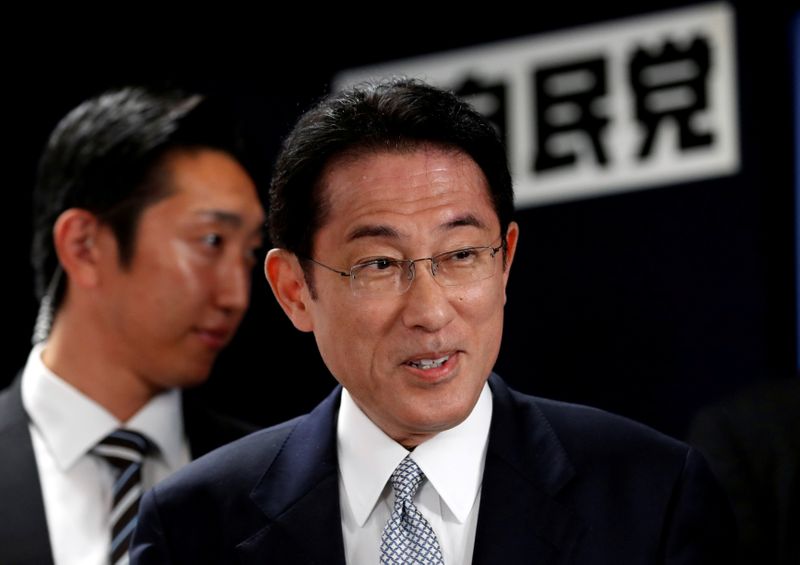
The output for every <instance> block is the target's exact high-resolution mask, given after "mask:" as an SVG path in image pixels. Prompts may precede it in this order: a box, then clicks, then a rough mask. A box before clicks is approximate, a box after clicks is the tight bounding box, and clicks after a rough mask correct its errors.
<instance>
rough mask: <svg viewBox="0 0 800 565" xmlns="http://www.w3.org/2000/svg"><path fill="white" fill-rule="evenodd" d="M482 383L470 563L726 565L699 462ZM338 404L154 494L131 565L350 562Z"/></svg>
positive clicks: (723, 534) (634, 427)
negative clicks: (487, 423)
mask: <svg viewBox="0 0 800 565" xmlns="http://www.w3.org/2000/svg"><path fill="white" fill-rule="evenodd" d="M489 383H490V386H491V388H492V393H493V403H494V412H493V415H492V423H491V430H490V434H489V445H488V451H487V456H486V467H485V470H484V475H483V484H482V492H481V498H480V510H479V515H478V525H477V533H476V541H475V551H474V558H473V563H476V564H483V563H486V564H489V563H491V564H497V563H502V564H504V565H505V564H512V563H541V564H545V563H546V564H554V563H575V564H588V563H592V564H614V565H620V564H623V565H624V564H645V563H670V564H678V563H726V562H729V561H727V560H728V559H730V547H732V545H731V541H732V540H733V536H734V533H733V530H734V526H733V516H732V513H731V510H730V507H729V505H728V502H727V499H725V498H724V495H723V494H722V492H721V490H720V489H719V487H718V485H717V484H716V483H715V482H714V479H713V478H712V476H711V474H710V471H709V470H708V468H707V466H706V464H705V462H704V460H703V459H702V457H701V456H700V455H699V454H698V453H697V452H696V451H694V450H693V449H691V448H689V447H688V446H687V445H685V444H683V443H680V442H678V441H676V440H673V439H671V438H668V437H665V436H663V435H661V434H659V433H657V432H654V431H653V430H650V429H648V428H645V427H644V426H642V425H639V424H636V423H633V422H631V421H629V420H626V419H623V418H620V417H617V416H613V415H610V414H607V413H604V412H601V411H599V410H595V409H591V408H586V407H581V406H575V405H568V404H563V403H559V402H554V401H549V400H542V399H535V398H533V397H530V396H525V395H522V394H519V393H517V392H515V391H512V390H510V389H508V388H507V387H506V385H505V384H504V383H503V382H502V381H501V380H500V378H499V377H497V376H496V375H492V377H491V378H490V380H489ZM339 395H340V389H338V388H337V389H336V390H335V391H334V392H333V393H332V394H331V395H330V396H329V397H328V398H327V399H326V400H325V401H323V402H322V403H321V404H320V405H319V406H318V407H317V408H316V409H315V410H314V411H313V412H311V413H310V414H308V415H307V416H303V417H300V418H296V419H294V420H291V421H289V422H286V423H284V424H281V425H279V426H276V427H273V428H270V429H267V430H264V431H261V432H256V433H254V434H251V435H250V436H248V437H246V438H244V439H242V440H240V441H237V442H235V443H233V444H231V445H228V446H226V447H223V448H221V449H220V450H218V451H216V452H214V453H212V454H210V455H208V456H206V457H203V458H201V459H200V460H199V461H196V462H194V463H192V464H191V465H189V466H188V467H186V468H184V469H182V470H181V471H179V472H178V473H176V474H175V475H173V476H172V477H170V478H169V479H167V480H166V481H164V482H163V483H161V484H160V485H159V486H157V487H156V488H154V489H153V490H151V491H150V492H149V493H148V494H147V495H146V496H145V498H144V500H143V502H142V506H141V509H140V516H139V525H138V526H137V531H136V533H135V535H134V547H133V550H132V554H131V556H132V561H133V563H134V564H138V565H149V564H156V563H158V564H164V563H171V564H176V563H187V564H189V563H191V564H198V563H242V564H248V563H253V564H255V563H259V564H263V563H281V564H292V563H298V564H299V563H303V564H310V563H320V564H325V565H330V564H337V563H344V547H343V541H342V529H341V517H340V512H339V490H338V470H337V458H336V414H337V409H338V406H339ZM449 565H456V564H449Z"/></svg>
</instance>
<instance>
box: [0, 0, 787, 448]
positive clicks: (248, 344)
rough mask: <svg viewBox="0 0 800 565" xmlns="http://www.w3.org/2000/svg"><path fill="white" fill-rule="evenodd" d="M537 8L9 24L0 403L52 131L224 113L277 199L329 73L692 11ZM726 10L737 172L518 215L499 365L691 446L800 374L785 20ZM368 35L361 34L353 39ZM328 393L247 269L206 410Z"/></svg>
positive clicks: (313, 398) (278, 405) (268, 420)
mask: <svg viewBox="0 0 800 565" xmlns="http://www.w3.org/2000/svg"><path fill="white" fill-rule="evenodd" d="M547 4H548V6H547V7H546V9H540V8H538V7H537V6H536V5H530V6H528V7H526V9H525V10H524V13H522V12H518V11H517V10H503V9H502V7H501V6H499V5H493V8H494V9H493V12H492V13H491V14H484V13H478V12H474V13H461V14H459V15H458V17H456V14H454V13H450V14H449V15H448V16H447V17H446V18H444V17H442V18H436V17H433V16H432V15H431V14H429V13H427V12H426V11H421V10H419V9H416V8H413V7H411V6H404V7H403V11H402V12H401V13H388V14H386V15H383V16H379V15H377V14H366V15H365V16H364V15H356V14H343V13H339V14H338V17H333V15H331V14H321V13H318V12H315V11H313V10H311V9H310V8H309V9H308V10H306V12H307V13H304V14H303V15H302V17H298V16H292V15H290V14H285V13H284V14H279V13H274V14H270V15H268V16H267V17H265V16H264V15H257V14H254V13H253V14H250V13H247V12H244V11H242V12H237V11H235V10H234V9H233V8H229V9H225V10H222V9H219V8H217V10H216V11H214V12H208V13H200V14H198V13H192V14H181V15H168V14H162V13H156V12H153V13H151V12H147V11H145V9H144V8H142V11H141V12H137V13H132V14H101V15H97V14H95V15H93V17H95V18H96V17H100V21H99V22H94V23H92V22H90V21H89V20H88V19H86V17H84V16H86V15H84V14H79V13H74V12H72V13H65V14H52V13H50V14H48V18H47V20H44V19H43V18H41V17H40V18H37V19H35V20H30V22H19V25H20V28H21V29H20V30H17V34H18V35H17V37H18V38H17V39H10V36H8V35H7V39H5V40H3V43H4V50H5V52H6V57H5V62H4V66H3V68H2V70H1V71H0V72H2V74H3V76H4V87H3V90H2V101H3V105H4V107H5V109H6V111H5V115H4V118H5V119H4V125H5V128H4V131H5V138H6V141H7V143H8V145H7V149H6V151H5V157H6V158H5V160H4V161H5V170H6V173H7V175H6V178H5V186H4V189H5V194H4V196H5V201H6V207H5V209H4V214H3V217H4V221H3V222H0V229H1V230H2V237H3V241H6V247H5V250H6V254H5V260H6V261H7V263H6V264H7V268H6V270H5V275H6V276H5V277H4V284H3V288H4V291H5V292H6V296H7V301H8V302H9V308H8V309H7V312H8V313H9V314H10V315H9V316H8V317H7V318H6V321H7V323H6V324H5V325H6V331H5V332H4V340H5V343H6V345H5V352H6V353H5V355H3V356H2V363H3V366H2V367H0V386H2V385H4V384H5V383H7V382H10V380H11V379H12V378H13V377H14V375H15V374H16V372H17V371H18V370H19V369H20V368H21V367H22V366H23V365H24V362H25V359H26V356H27V354H28V349H29V340H30V333H31V328H32V323H33V318H34V315H35V310H36V304H35V301H34V298H33V291H32V288H33V287H32V273H31V269H30V266H29V261H28V248H29V244H30V237H31V223H30V189H31V186H32V185H33V181H34V174H35V167H36V161H37V159H38V156H39V154H40V152H41V150H42V147H43V145H44V142H45V140H46V138H47V136H48V134H49V132H50V130H51V129H52V128H53V127H54V125H55V124H56V122H57V121H58V120H59V119H60V118H61V117H62V116H63V115H64V114H65V113H66V112H67V111H69V110H70V109H71V108H72V107H74V106H75V105H76V104H78V103H79V102H80V101H81V100H83V99H84V98H86V97H88V96H90V95H93V94H96V93H98V92H99V91H101V90H103V89H105V88H107V87H109V86H114V85H120V84H127V83H134V82H147V83H171V84H175V85H181V86H184V87H187V88H190V89H195V90H200V91H204V92H211V93H216V94H221V95H224V96H226V97H229V98H230V100H231V101H232V102H233V104H234V105H235V107H236V108H237V110H238V111H239V112H240V113H241V116H242V117H243V118H244V122H245V124H246V135H247V138H248V140H249V142H250V143H251V147H252V152H251V159H250V163H249V165H250V168H251V171H252V173H253V175H254V177H255V178H256V181H257V182H258V183H259V184H260V185H261V186H262V187H263V188H265V187H266V186H267V183H268V179H269V173H270V167H271V164H272V161H273V159H274V156H275V153H276V150H277V147H278V144H279V142H280V139H281V138H282V136H283V135H285V134H286V133H287V132H288V130H289V128H290V127H291V125H292V123H293V122H294V120H295V119H296V118H297V117H298V116H299V114H300V113H301V112H302V110H304V109H305V108H306V107H307V106H308V105H309V104H310V103H311V102H312V101H313V100H315V99H316V98H317V97H319V96H322V95H324V94H325V93H327V91H328V84H329V81H330V79H331V78H332V76H333V74H334V73H335V72H336V71H337V70H340V69H345V68H349V67H355V66H361V65H367V64H373V63H379V62H383V61H388V60H392V59H398V58H405V57H409V56H413V55H420V54H426V53H432V52H436V51H441V50H447V49H454V48H459V47H466V46H472V45H478V44H482V43H486V42H491V41H495V40H502V39H508V38H512V37H520V36H528V35H534V34H537V33H542V32H546V31H552V30H557V29H563V28H571V27H575V26H579V25H583V24H589V23H596V22H602V21H606V20H613V19H616V18H621V17H626V16H630V15H639V14H646V13H649V12H652V11H656V10H659V9H665V8H670V7H678V6H683V5H688V4H693V3H691V2H674V1H673V2H667V1H652V2H639V3H635V4H634V3H630V2H621V1H611V2H605V3H600V5H598V6H594V7H590V8H587V7H585V6H583V5H580V6H579V5H578V4H577V3H574V2H568V1H566V2H565V1H562V2H558V3H547ZM731 5H732V6H733V7H734V9H735V12H736V34H737V65H738V80H739V92H738V98H739V106H740V110H739V112H740V136H741V148H742V168H741V171H740V173H739V174H737V175H734V176H729V177H724V178H719V179H712V180H704V181H702V182H695V183H686V184H681V185H671V186H666V187H661V188H656V189H647V190H642V191H631V192H627V193H623V194H617V195H613V196H606V197H602V198H594V199H589V200H582V201H572V202H568V203H562V204H552V205H548V206H541V207H536V208H527V209H522V210H520V211H519V212H518V215H517V220H518V221H519V223H520V225H521V241H520V247H519V249H518V256H517V258H516V260H515V263H514V269H513V272H512V276H511V282H510V284H509V291H508V306H507V311H506V315H507V317H506V332H505V337H504V343H503V347H502V350H501V353H500V358H499V360H498V364H497V371H498V372H499V373H500V374H501V375H502V376H503V377H504V378H505V379H506V380H507V381H508V382H509V383H510V384H512V385H513V386H514V387H516V388H518V389H520V390H523V391H526V392H530V393H534V394H539V395H544V396H550V397H554V398H559V399H565V400H571V401H578V402H583V403H587V404H591V405H594V406H599V407H602V408H606V409H608V410H611V411H614V412H618V413H621V414H625V415H628V416H630V417H633V418H635V419H638V420H641V421H643V422H645V423H648V424H650V425H652V426H654V427H656V428H657V429H660V430H662V431H664V432H666V433H669V434H672V435H675V436H678V437H683V436H684V435H685V433H686V430H687V427H688V425H689V422H690V421H691V418H692V417H693V415H694V414H695V412H696V411H697V410H698V409H699V408H700V407H702V406H704V405H706V404H709V403H711V402H715V401H717V400H719V399H721V398H723V397H725V396H727V395H729V394H732V393H733V392H734V391H736V390H738V389H740V388H742V387H744V386H747V385H749V384H751V383H754V382H756V381H762V380H773V379H782V378H790V377H793V376H795V375H796V364H795V362H796V361H795V360H796V354H797V352H796V351H795V349H796V343H797V341H796V333H795V332H796V329H795V328H796V326H795V311H796V310H795V294H794V293H795V290H794V289H795V284H796V281H795V274H794V255H793V254H794V245H795V235H794V232H793V229H794V221H795V219H794V218H793V203H794V200H793V183H794V170H793V161H792V157H793V148H794V145H793V144H794V140H793V133H792V121H793V111H794V110H793V107H792V75H791V65H790V53H791V51H790V45H791V42H790V24H791V17H790V15H791V14H792V13H793V11H794V9H795V8H794V7H793V6H791V5H790V4H789V3H785V4H784V5H775V4H774V3H769V4H764V3H761V6H767V5H768V6H769V7H768V8H762V7H761V6H754V5H753V3H752V2H749V3H748V2H743V1H742V2H731ZM190 16H191V17H190ZM87 17H88V16H87ZM361 17H366V23H363V24H361V23H356V20H357V19H359V18H361ZM27 23H30V24H31V25H30V27H28V26H27ZM121 23H127V24H128V26H129V27H126V28H125V29H122V28H121V27H120V25H121ZM14 25H15V23H14V22H13V20H9V21H7V26H12V27H13V26H14ZM20 34H21V35H20ZM334 384H335V383H334V380H333V378H332V377H331V376H330V375H329V374H328V373H327V372H326V371H325V369H324V366H323V365H322V363H321V360H320V359H319V355H318V354H317V352H316V347H315V344H314V341H313V337H312V336H311V335H308V334H300V333H299V332H297V331H296V330H295V329H294V328H293V327H292V326H291V324H290V323H289V321H288V320H287V319H286V318H285V316H284V315H283V313H282V312H281V311H280V310H279V308H278V306H277V304H276V303H275V301H274V299H273V298H272V295H271V292H270V290H269V287H268V285H267V283H266V282H265V280H264V278H263V276H262V274H261V272H260V269H257V270H256V272H255V273H254V282H253V296H252V305H251V309H250V311H249V312H248V315H247V316H246V318H245V320H244V322H243V324H242V327H241V329H240V331H239V333H238V335H237V337H236V339H235V340H234V342H233V343H232V344H231V346H230V347H229V348H228V349H227V350H226V351H224V352H223V354H222V355H221V357H220V359H219V361H218V363H217V365H216V367H215V370H214V372H213V374H212V376H211V379H210V380H209V382H208V383H207V384H206V385H205V386H203V387H201V388H200V389H198V390H197V391H195V394H197V395H199V396H201V397H203V398H204V399H206V400H207V401H208V402H209V403H210V404H212V405H214V406H215V407H217V408H220V409H222V410H224V411H227V412H230V413H233V414H236V415H238V416H240V417H243V418H245V419H248V420H251V421H253V422H254V423H257V424H260V425H268V424H272V423H276V422H278V421H281V420H284V419H286V418H289V417H292V416H295V415H297V414H299V413H302V412H305V411H307V410H308V409H310V408H311V407H312V406H314V405H315V404H316V403H317V402H318V401H319V400H320V399H321V398H322V397H323V396H324V395H325V394H327V392H329V391H330V390H331V388H332V387H333V385H334Z"/></svg>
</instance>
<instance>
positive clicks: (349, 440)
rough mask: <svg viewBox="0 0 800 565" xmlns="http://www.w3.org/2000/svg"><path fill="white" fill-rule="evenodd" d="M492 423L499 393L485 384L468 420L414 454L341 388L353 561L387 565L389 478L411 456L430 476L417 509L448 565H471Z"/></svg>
mask: <svg viewBox="0 0 800 565" xmlns="http://www.w3.org/2000/svg"><path fill="white" fill-rule="evenodd" d="M491 420H492V394H491V392H490V390H489V385H488V384H485V385H484V387H483V390H482V391H481V394H480V397H479V399H478V402H477V404H476V405H475V408H474V409H473V410H472V413H471V414H470V415H469V416H468V417H467V419H466V420H464V421H463V422H462V423H461V424H459V425H458V426H456V427H455V428H452V429H449V430H446V431H444V432H440V433H438V434H437V435H435V436H434V437H432V438H431V439H429V440H428V441H426V442H424V443H422V444H420V445H419V446H417V447H416V448H415V449H414V451H413V452H409V451H408V450H407V449H406V448H404V447H403V446H402V445H400V444H399V443H397V442H396V441H394V440H392V439H391V438H390V437H389V436H387V435H386V434H385V433H383V431H382V430H381V429H380V428H378V426H376V425H375V424H374V423H373V422H372V421H371V420H370V419H369V418H368V417H367V416H366V415H365V414H364V412H362V411H361V409H360V408H359V407H358V406H357V405H356V404H355V402H354V401H353V399H352V397H351V396H350V394H349V393H348V392H347V390H342V401H341V406H340V408H339V416H338V423H337V432H336V433H337V450H338V456H339V501H340V505H341V512H342V533H343V537H344V550H345V559H346V561H347V563H350V564H359V565H360V564H365V563H369V564H372V563H380V545H381V533H382V532H383V527H384V526H385V525H386V522H387V521H388V520H389V517H390V516H391V513H392V507H393V505H394V491H393V489H392V486H391V484H390V483H389V478H390V477H391V475H392V472H393V471H394V470H395V468H396V467H397V465H398V464H399V463H400V462H401V461H402V460H403V459H404V458H405V457H406V456H407V455H408V454H409V453H411V458H412V459H413V460H414V461H415V462H416V463H417V465H419V467H420V469H422V472H423V473H425V476H426V477H427V480H425V481H423V482H422V485H421V486H420V488H419V490H418V491H417V494H416V496H415V497H414V504H415V505H416V506H417V508H419V510H420V512H422V515H423V516H425V518H426V519H427V520H428V522H430V524H431V527H432V528H433V531H434V532H435V533H436V537H437V538H438V540H439V545H440V546H441V549H442V555H443V556H444V562H445V563H446V564H448V565H450V564H453V565H455V564H461V563H470V562H471V561H472V551H473V548H474V545H475V527H476V525H477V522H478V507H479V503H480V492H481V479H482V477H483V467H484V463H485V461H486V446H487V443H488V439H489V425H490V423H491Z"/></svg>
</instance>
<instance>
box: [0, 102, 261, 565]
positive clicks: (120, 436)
mask: <svg viewBox="0 0 800 565" xmlns="http://www.w3.org/2000/svg"><path fill="white" fill-rule="evenodd" d="M232 117H233V116H232V115H231V114H230V112H228V111H227V110H226V108H225V107H224V106H223V105H222V103H221V102H220V101H217V100H212V99H208V98H204V97H202V96H199V95H187V94H182V93H178V92H162V91H155V90H150V89H145V88H138V87H129V88H120V89H116V90H113V91H109V92H106V93H103V94H101V95H99V96H97V97H95V98H92V99H90V100H88V101H86V102H84V103H82V104H81V105H80V106H78V107H77V108H75V109H74V110H73V111H71V112H70V113H69V114H68V115H67V116H66V117H65V118H64V119H63V120H62V121H61V122H60V123H59V124H58V126H57V127H56V128H55V130H54V131H53V133H52V135H51V137H50V139H49V141H48V144H47V147H46V149H45V151H44V154H43V156H42V158H41V161H40V166H39V174H38V179H37V185H36V187H35V191H34V206H35V211H34V216H35V227H34V232H35V233H34V242H33V251H32V259H33V264H34V268H35V272H36V277H37V287H38V288H37V290H38V295H39V298H40V300H41V309H40V314H39V318H38V319H37V324H36V329H35V337H34V347H33V349H32V351H31V353H30V355H29V357H28V362H27V364H26V366H25V368H24V369H23V370H22V371H21V372H20V374H19V376H18V377H17V379H16V380H15V381H14V382H13V384H12V385H11V386H10V387H9V388H8V389H7V390H6V391H4V392H2V394H0V452H2V457H0V500H2V503H1V504H0V563H3V564H9V565H17V564H27V563H35V564H47V563H55V564H56V565H60V564H68V563H81V564H92V563H97V564H100V563H109V561H110V562H112V563H117V562H126V560H127V548H128V546H129V544H130V537H131V534H132V529H133V526H134V525H135V516H136V510H137V509H138V501H139V495H140V494H141V492H142V490H143V489H146V488H148V487H149V486H152V485H153V484H154V483H156V482H157V481H159V480H161V479H163V478H164V477H166V476H168V475H169V474H171V473H172V472H174V471H175V470H177V469H179V468H180V467H182V466H184V465H185V464H187V463H188V462H189V461H190V460H191V459H192V458H194V457H197V456H199V455H201V454H203V453H205V452H207V451H210V450H211V449H213V448H215V447H218V446H220V445H222V444H223V443H227V442H228V441H232V440H233V439H236V438H238V437H241V436H242V435H244V434H245V433H247V432H249V431H252V428H251V427H248V426H245V425H244V424H241V423H236V422H234V421H233V420H227V419H225V418H223V417H221V416H215V415H212V414H211V413H210V412H204V411H202V410H200V409H196V408H194V407H193V406H192V405H191V404H189V403H187V402H184V400H183V398H182V394H181V392H180V389H182V388H184V387H189V386H192V385H196V384H199V383H201V382H203V381H204V380H205V379H206V377H207V376H208V374H209V372H210V369H211V366H212V363H213V361H214V359H215V358H216V356H217V354H218V353H219V351H220V350H221V349H222V348H223V347H224V346H225V345H226V344H227V343H228V341H229V340H230V339H231V337H232V336H233V334H234V332H235V330H236V328H237V326H238V324H239V322H240V321H241V319H242V316H243V314H244V312H245V309H246V308H247V305H248V301H249V292H250V277H251V272H252V266H253V264H254V261H255V251H256V249H257V248H258V247H259V246H260V245H261V229H262V225H263V221H264V214H263V210H262V207H261V205H260V202H259V198H258V194H257V191H256V188H255V186H254V184H253V181H252V180H251V178H250V176H249V174H248V173H247V172H246V171H245V169H244V168H243V166H242V165H241V163H240V160H239V152H240V149H239V144H238V141H237V139H238V136H237V134H236V129H235V125H234V123H233V121H232Z"/></svg>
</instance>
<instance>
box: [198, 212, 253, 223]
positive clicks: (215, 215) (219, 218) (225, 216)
mask: <svg viewBox="0 0 800 565" xmlns="http://www.w3.org/2000/svg"><path fill="white" fill-rule="evenodd" d="M195 215H196V216H198V217H201V218H203V219H206V220H212V221H215V222H221V223H223V224H230V225H231V226H233V227H239V226H241V225H242V224H243V223H244V220H243V219H242V217H241V216H240V215H239V214H236V213H234V212H226V211H225V210H198V211H197V212H195Z"/></svg>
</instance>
